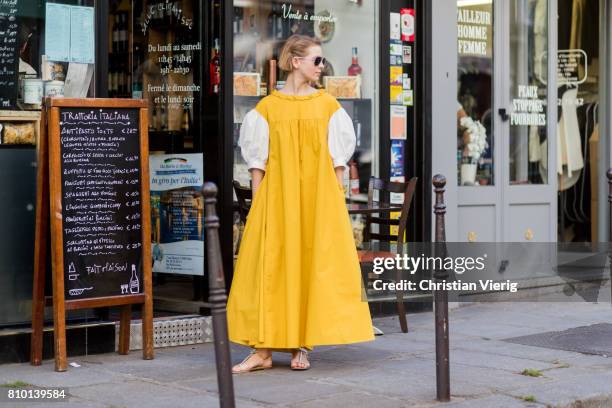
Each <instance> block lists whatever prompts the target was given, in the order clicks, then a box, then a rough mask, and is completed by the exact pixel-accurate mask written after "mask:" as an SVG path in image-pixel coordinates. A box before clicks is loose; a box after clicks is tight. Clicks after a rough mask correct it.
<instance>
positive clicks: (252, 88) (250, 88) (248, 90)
mask: <svg viewBox="0 0 612 408" xmlns="http://www.w3.org/2000/svg"><path fill="white" fill-rule="evenodd" d="M260 86H261V75H260V74H259V73H257V72H234V95H236V96H259V95H260Z"/></svg>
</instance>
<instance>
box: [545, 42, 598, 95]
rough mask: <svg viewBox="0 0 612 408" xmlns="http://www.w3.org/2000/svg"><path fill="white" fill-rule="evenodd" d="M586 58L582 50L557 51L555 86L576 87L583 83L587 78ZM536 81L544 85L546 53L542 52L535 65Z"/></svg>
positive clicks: (546, 67) (546, 62) (546, 63)
mask: <svg viewBox="0 0 612 408" xmlns="http://www.w3.org/2000/svg"><path fill="white" fill-rule="evenodd" d="M587 62H588V57H587V53H586V52H585V51H584V50H580V49H572V50H558V51H557V85H570V86H577V85H580V84H582V83H584V82H585V81H586V80H587V76H588V72H587V70H588V63H587ZM536 66H537V69H536V75H537V77H538V80H539V81H540V82H542V83H543V84H546V83H547V81H546V78H547V77H548V75H547V73H548V72H547V69H548V51H544V52H543V53H542V54H541V55H540V57H539V58H538V64H537V65H536Z"/></svg>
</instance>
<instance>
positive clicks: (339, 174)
mask: <svg viewBox="0 0 612 408" xmlns="http://www.w3.org/2000/svg"><path fill="white" fill-rule="evenodd" d="M334 171H335V172H336V178H337V179H338V184H340V185H342V184H343V181H344V166H338V167H336V168H334Z"/></svg>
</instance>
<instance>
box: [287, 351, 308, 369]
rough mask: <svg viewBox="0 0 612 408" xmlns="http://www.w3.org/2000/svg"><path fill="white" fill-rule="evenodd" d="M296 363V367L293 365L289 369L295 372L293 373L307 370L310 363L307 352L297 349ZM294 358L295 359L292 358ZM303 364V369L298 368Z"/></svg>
mask: <svg viewBox="0 0 612 408" xmlns="http://www.w3.org/2000/svg"><path fill="white" fill-rule="evenodd" d="M296 357H297V361H296V362H295V363H296V365H293V363H292V364H291V369H292V370H295V371H304V370H308V369H309V368H310V362H309V361H308V350H307V349H305V348H303V347H300V348H298V349H297V354H296ZM293 358H295V357H293ZM301 364H304V367H300V366H299V365H301Z"/></svg>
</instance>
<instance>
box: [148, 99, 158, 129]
mask: <svg viewBox="0 0 612 408" xmlns="http://www.w3.org/2000/svg"><path fill="white" fill-rule="evenodd" d="M158 122H159V118H158V115H157V106H155V105H153V110H152V111H151V123H150V124H149V130H153V131H155V130H157V129H158Z"/></svg>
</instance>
